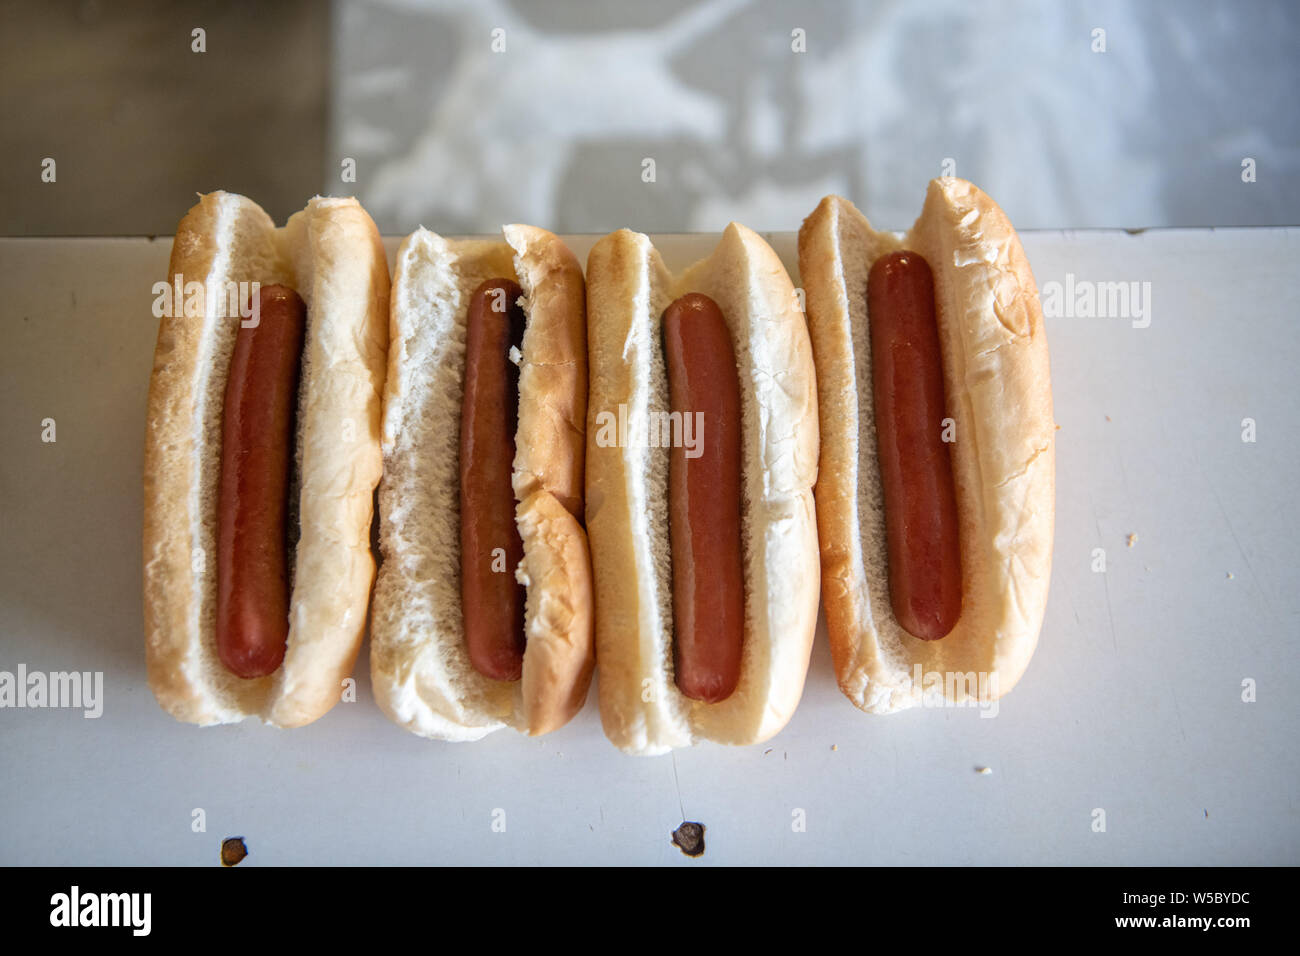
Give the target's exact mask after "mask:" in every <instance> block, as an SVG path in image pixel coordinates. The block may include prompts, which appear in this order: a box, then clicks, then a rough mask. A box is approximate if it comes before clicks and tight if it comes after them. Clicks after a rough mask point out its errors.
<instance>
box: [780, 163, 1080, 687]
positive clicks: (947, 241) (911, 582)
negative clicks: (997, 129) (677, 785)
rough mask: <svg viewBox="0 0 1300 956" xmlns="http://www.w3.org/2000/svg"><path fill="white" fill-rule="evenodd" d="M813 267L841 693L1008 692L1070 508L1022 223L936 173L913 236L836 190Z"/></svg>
mask: <svg viewBox="0 0 1300 956" xmlns="http://www.w3.org/2000/svg"><path fill="white" fill-rule="evenodd" d="M799 270H800V273H801V277H802V282H803V287H804V290H805V293H806V296H807V312H808V324H809V328H810V330H811V332H812V343H813V351H814V354H815V356H816V363H817V387H818V394H819V400H820V409H821V441H822V444H821V464H820V471H819V476H818V484H817V490H816V494H817V518H818V526H819V532H820V533H819V539H820V546H821V563H822V596H823V600H824V602H825V606H826V620H827V626H828V629H829V633H830V640H831V651H832V656H833V659H834V663H835V669H836V673H837V676H838V679H839V685H840V688H841V690H842V691H843V692H844V693H845V694H846V695H847V696H848V698H849V699H850V700H851V701H853V703H854V704H856V705H857V706H858V707H860V708H862V709H863V710H866V711H869V712H872V713H890V712H893V711H897V710H900V709H903V708H907V707H913V706H918V705H923V704H934V703H944V702H949V703H975V702H985V701H989V700H993V699H996V698H997V697H998V696H1000V695H1001V694H1004V693H1006V692H1007V691H1008V690H1010V689H1011V687H1012V686H1013V685H1014V684H1015V683H1016V681H1017V680H1019V679H1020V676H1021V674H1023V673H1024V670H1025V667H1026V666H1027V665H1028V663H1029V658H1030V656H1031V655H1032V654H1033V652H1034V647H1035V645H1036V644H1037V641H1038V632H1039V628H1040V627H1041V624H1042V619H1043V612H1044V608H1045V606H1046V602H1047V589H1048V579H1049V577H1050V572H1051V558H1052V526H1053V517H1054V480H1055V479H1054V475H1055V472H1054V461H1055V426H1054V424H1053V420H1052V395H1051V385H1050V375H1049V369H1048V355H1047V339H1046V336H1045V333H1044V330H1043V317H1042V311H1041V309H1040V307H1039V301H1038V296H1037V289H1036V287H1035V284H1034V277H1033V274H1032V273H1031V272H1030V269H1029V263H1028V261H1027V260H1026V259H1025V254H1024V251H1023V250H1022V249H1021V246H1020V240H1019V238H1018V237H1017V235H1016V232H1015V229H1013V228H1012V226H1011V223H1010V222H1009V221H1008V220H1007V217H1006V216H1005V215H1004V214H1003V212H1002V210H1001V209H999V208H998V206H997V205H996V204H995V203H994V202H993V200H991V199H990V198H989V197H988V196H986V195H985V194H984V193H983V192H981V191H980V190H979V189H977V188H976V187H975V186H973V185H971V184H970V183H968V182H965V181H964V180H960V179H953V178H945V179H936V180H934V181H933V182H931V183H930V187H929V192H928V193H927V195H926V200H925V205H924V207H923V209H922V211H921V215H920V218H919V219H917V221H916V223H915V225H913V227H912V229H911V230H910V231H909V232H908V233H907V234H906V235H904V236H902V237H899V236H896V235H894V234H891V233H885V232H878V231H876V230H874V229H872V228H871V226H870V224H869V223H868V222H867V220H866V218H865V217H864V216H863V215H862V213H860V212H859V211H858V210H857V209H856V208H854V206H853V205H852V204H851V203H850V202H848V200H845V199H842V198H840V197H838V196H827V197H826V198H825V199H823V200H822V202H821V204H820V205H819V206H818V207H817V209H816V210H814V212H813V213H812V215H810V216H809V217H808V218H807V219H806V220H805V221H804V223H803V227H802V228H801V229H800V231H799Z"/></svg>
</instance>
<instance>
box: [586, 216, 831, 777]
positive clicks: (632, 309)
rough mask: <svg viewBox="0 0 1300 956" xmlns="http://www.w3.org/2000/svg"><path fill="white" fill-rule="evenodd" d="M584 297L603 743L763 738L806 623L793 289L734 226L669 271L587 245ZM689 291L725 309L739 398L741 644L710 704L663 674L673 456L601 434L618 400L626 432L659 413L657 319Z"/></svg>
mask: <svg viewBox="0 0 1300 956" xmlns="http://www.w3.org/2000/svg"><path fill="white" fill-rule="evenodd" d="M587 288H588V346H589V356H590V368H591V388H590V391H589V402H588V409H587V530H588V534H589V535H590V540H591V549H592V557H593V562H594V565H595V575H596V647H597V659H598V661H599V662H600V681H599V685H600V711H601V720H602V723H603V724H604V728H605V733H606V735H607V736H608V737H609V739H610V740H611V741H613V743H614V744H615V745H616V746H618V747H619V748H620V749H622V750H624V751H627V752H629V753H636V754H659V753H664V752H666V751H668V750H670V749H672V748H674V747H681V746H686V745H690V744H692V743H694V742H696V741H697V740H712V741H716V742H720V743H728V744H752V743H756V742H758V741H761V740H765V739H767V738H769V737H771V736H772V735H773V734H775V733H776V732H777V731H779V730H780V729H781V728H782V727H784V726H785V724H786V722H787V721H788V720H789V719H790V716H791V715H792V714H793V713H794V709H795V706H796V705H797V704H798V702H799V698H800V695H801V694H802V691H803V683H804V676H805V674H806V672H807V668H808V660H809V653H810V651H811V647H812V640H813V632H814V629H815V626H816V620H817V602H818V581H819V569H818V563H817V529H816V518H815V514H814V505H813V494H812V486H813V483H814V481H815V480H816V476H817V447H818V437H817V435H818V422H817V394H816V386H815V382H814V373H813V363H812V350H811V347H810V344H809V340H808V332H807V329H806V327H805V325H804V319H803V316H802V315H801V314H800V312H799V310H798V305H797V302H796V299H795V292H794V287H793V285H792V284H791V282H790V278H789V276H788V275H787V274H786V271H785V269H784V267H783V266H782V265H781V262H780V260H779V259H778V258H777V256H776V254H775V253H774V252H773V251H772V249H771V248H770V247H769V246H768V244H767V243H766V242H764V241H763V240H762V239H761V238H760V237H759V236H758V235H757V234H756V233H754V232H752V231H751V230H749V229H746V228H745V227H744V226H741V225H738V224H736V223H732V224H731V225H729V226H728V227H727V229H726V231H725V232H724V233H723V236H722V240H721V241H720V242H719V243H718V245H717V247H716V249H715V250H714V251H713V253H712V254H711V255H710V256H709V257H708V258H706V259H704V260H702V261H700V262H698V263H696V264H695V265H693V266H691V267H690V268H689V269H687V270H686V271H685V272H684V273H683V274H682V275H680V276H678V277H674V276H672V275H671V274H670V273H669V272H668V270H667V269H666V268H665V267H664V264H663V262H662V260H661V259H660V256H659V253H658V252H657V251H656V250H655V248H654V246H653V245H652V244H651V242H650V240H649V238H648V237H646V236H644V235H642V234H640V233H635V232H631V231H629V230H626V229H621V230H619V231H617V232H614V233H611V234H610V235H608V236H605V237H604V238H602V239H601V240H600V241H599V242H597V243H596V245H595V246H594V247H593V248H592V250H591V254H590V256H589V257H588V260H587ZM687 292H701V293H704V294H705V295H708V296H709V297H711V298H712V299H713V300H714V301H715V302H716V303H717V304H718V306H719V307H720V308H721V310H722V313H723V315H724V316H725V318H726V321H727V324H728V327H729V331H730V333H731V339H732V343H733V345H734V348H735V352H736V363H737V369H738V372H739V377H740V389H741V415H742V423H741V430H742V440H741V456H742V488H743V499H744V500H743V507H742V527H741V532H742V548H743V555H744V571H745V628H744V644H743V650H742V661H741V675H740V683H739V686H738V688H737V690H736V691H735V693H733V694H732V695H731V696H730V697H728V698H727V699H725V700H722V701H719V702H718V703H712V704H709V703H702V702H699V701H695V700H691V699H688V698H687V697H685V696H684V695H683V694H682V693H681V692H680V691H679V690H678V688H677V686H676V684H675V683H674V678H673V653H672V631H673V609H672V600H673V599H672V569H671V551H670V547H669V540H668V527H669V517H668V508H669V501H668V488H667V482H668V453H669V449H667V448H662V447H658V448H652V447H645V444H646V443H644V442H642V443H637V442H634V441H629V442H627V443H626V446H625V447H624V446H621V445H619V443H618V442H610V441H608V440H607V439H608V438H609V428H608V427H606V428H605V429H604V430H603V431H602V428H601V425H602V422H604V423H605V424H606V425H608V422H609V421H610V419H609V418H608V417H604V418H602V416H611V415H612V416H615V417H617V416H618V414H619V408H620V406H624V407H625V408H626V417H627V421H628V424H629V428H628V433H629V434H635V433H636V432H635V430H636V429H637V428H638V427H642V428H643V427H644V424H645V422H646V421H647V419H648V416H649V414H650V413H651V412H662V411H665V410H666V409H667V408H668V395H667V382H666V373H665V360H664V354H663V349H662V346H661V342H660V335H661V332H660V329H661V321H662V315H663V312H664V309H665V308H666V307H667V306H668V305H669V304H670V303H671V302H673V301H674V300H675V299H677V298H678V297H679V296H681V295H684V294H686V293H687ZM706 424H707V423H706ZM704 440H705V441H707V433H706V435H705V438H704Z"/></svg>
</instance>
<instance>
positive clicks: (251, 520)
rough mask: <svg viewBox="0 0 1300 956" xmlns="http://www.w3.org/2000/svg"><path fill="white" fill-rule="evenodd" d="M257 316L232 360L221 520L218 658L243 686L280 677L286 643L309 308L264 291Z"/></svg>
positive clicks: (280, 291) (278, 291) (279, 290)
mask: <svg viewBox="0 0 1300 956" xmlns="http://www.w3.org/2000/svg"><path fill="white" fill-rule="evenodd" d="M258 316H259V321H258V323H257V325H256V326H252V327H242V326H241V328H240V329H239V332H238V334H237V335H236V337H235V351H234V355H233V356H232V358H231V360H230V378H229V379H228V380H227V381H226V397H225V405H224V412H223V415H222V426H221V427H222V438H221V483H220V492H219V502H218V512H217V515H218V519H217V654H218V657H220V659H221V662H222V663H223V664H224V665H225V666H226V668H227V669H228V670H229V671H230V672H231V673H233V674H235V675H236V676H238V677H245V678H251V677H265V676H266V675H267V674H270V673H272V672H273V671H275V669H276V668H277V667H279V666H280V662H281V661H282V660H283V659H284V649H285V643H286V642H287V641H288V637H289V568H288V563H289V558H288V554H289V547H288V541H287V518H288V514H289V467H290V464H289V463H290V461H291V460H292V459H293V443H294V416H295V411H296V405H297V400H298V377H299V365H300V361H299V360H300V358H301V356H302V345H303V336H304V335H305V332H306V325H307V307H306V306H305V305H304V304H303V301H302V299H301V298H299V296H298V293H296V292H294V291H293V290H292V289H289V288H286V287H284V286H281V285H269V286H262V287H261V288H260V289H259V291H258Z"/></svg>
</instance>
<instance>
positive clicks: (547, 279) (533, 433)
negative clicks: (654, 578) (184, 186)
mask: <svg viewBox="0 0 1300 956" xmlns="http://www.w3.org/2000/svg"><path fill="white" fill-rule="evenodd" d="M504 233H505V237H506V242H499V241H491V240H474V239H470V240H447V239H444V238H442V237H441V236H438V235H435V234H434V233H432V232H429V231H428V230H426V229H419V230H417V231H416V232H414V233H412V234H411V235H410V236H408V237H407V238H406V239H405V240H404V241H403V242H402V245H401V247H400V248H399V249H398V251H397V268H396V272H395V275H394V280H393V282H394V284H393V298H392V313H391V333H392V344H393V347H392V352H391V354H390V356H389V372H388V382H387V386H386V388H385V394H384V428H383V449H384V477H383V481H382V482H381V484H380V488H379V515H380V530H379V534H380V551H381V554H382V563H381V565H380V569H379V578H378V581H377V583H376V586H375V595H374V602H373V610H372V615H371V625H370V635H371V636H370V674H371V679H372V682H373V685H374V694H375V700H376V701H377V702H378V703H379V706H380V708H381V709H382V710H383V711H384V713H385V714H387V715H388V716H389V718H390V719H392V720H393V721H394V722H396V723H398V724H400V725H401V726H403V727H405V728H406V729H407V730H410V731H411V732H412V733H416V734H419V735H421V736H424V737H432V738H435V739H439V740H454V741H465V740H477V739H479V738H480V737H483V736H484V735H485V734H488V733H490V732H491V731H493V730H497V729H499V728H501V727H504V726H510V727H513V728H515V729H516V730H519V731H522V732H524V733H528V734H543V733H547V732H549V731H551V730H554V729H556V728H557V727H560V726H563V725H564V724H565V723H567V722H568V721H569V720H570V719H571V718H572V717H573V715H574V714H576V713H577V712H578V711H579V710H580V709H581V708H582V705H583V703H584V702H585V700H586V697H587V689H588V687H589V685H590V683H591V675H592V671H593V669H594V666H595V656H594V649H593V643H592V596H591V559H590V556H589V554H588V551H587V536H586V533H585V532H584V531H583V529H582V526H581V524H579V522H578V521H577V519H575V518H574V516H573V515H572V514H571V513H570V512H569V511H568V510H566V505H567V506H568V507H570V508H573V509H576V510H578V513H581V511H580V509H581V502H582V468H583V452H584V426H585V414H586V400H587V392H586V381H587V358H586V312H585V291H584V284H583V279H582V269H581V267H580V266H579V264H578V261H577V259H575V258H574V256H573V253H572V252H571V251H570V250H569V248H568V247H567V246H566V245H565V244H564V243H563V242H561V241H560V240H559V239H558V238H557V237H556V236H554V235H552V234H551V233H549V232H546V231H545V230H543V229H537V228H534V227H531V226H520V225H512V226H506V227H505V229H504ZM494 278H504V279H513V280H515V281H517V282H518V283H519V285H520V287H521V288H522V290H523V293H524V299H523V308H524V312H525V314H526V316H527V323H526V325H525V330H524V339H523V347H522V349H521V350H520V351H521V353H522V359H521V362H520V375H519V425H518V430H517V432H516V455H515V460H514V471H513V477H512V483H513V485H514V491H515V496H516V500H517V502H518V505H517V508H516V523H517V525H518V528H519V532H520V536H521V538H522V539H523V545H524V558H523V561H522V563H521V565H520V567H519V570H518V571H517V577H518V578H519V579H520V581H522V582H523V583H524V584H526V585H527V591H528V597H527V601H526V605H525V613H524V628H525V632H526V635H527V639H528V643H527V650H526V651H525V653H524V665H523V675H522V678H521V679H520V680H518V681H498V680H492V679H491V678H488V677H484V676H483V675H481V674H479V673H478V672H477V671H476V670H474V668H473V666H472V665H471V664H470V660H469V652H468V649H467V648H466V645H465V636H464V623H463V617H462V610H461V594H460V415H461V402H462V397H463V392H464V374H465V341H466V316H467V309H468V306H469V300H470V297H471V296H472V294H473V293H474V290H475V289H476V288H477V287H478V286H479V285H480V284H481V283H483V282H484V281H486V280H488V279H494Z"/></svg>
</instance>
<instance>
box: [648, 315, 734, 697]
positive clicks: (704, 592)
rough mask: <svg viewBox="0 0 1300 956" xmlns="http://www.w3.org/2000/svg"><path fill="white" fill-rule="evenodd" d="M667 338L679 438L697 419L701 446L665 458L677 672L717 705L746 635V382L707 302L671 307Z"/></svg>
mask: <svg viewBox="0 0 1300 956" xmlns="http://www.w3.org/2000/svg"><path fill="white" fill-rule="evenodd" d="M663 338H664V355H665V358H666V359H667V368H668V396H669V405H670V407H671V413H672V415H678V414H680V416H681V418H682V425H683V427H682V430H681V432H680V435H681V436H682V437H683V438H684V437H685V436H686V434H687V431H686V428H687V426H688V422H687V420H686V419H687V416H691V420H690V423H689V425H690V426H691V427H694V428H695V430H694V432H693V438H694V441H695V442H696V443H697V444H696V446H695V447H694V448H693V449H692V448H687V447H686V446H685V442H684V441H677V440H674V441H673V443H672V449H671V451H670V452H669V468H668V499H669V512H670V519H669V528H668V533H669V540H670V544H671V550H672V563H673V667H674V671H675V674H676V681H677V687H678V689H680V690H681V692H682V693H683V694H685V695H686V696H687V697H690V698H693V699H694V700H700V701H705V702H707V703H716V702H718V701H720V700H725V699H726V698H728V697H729V696H731V694H732V692H733V691H735V689H736V685H737V683H739V681H740V659H741V647H742V644H743V641H744V634H745V584H744V580H745V579H744V571H743V568H742V561H741V544H740V507H741V502H740V424H741V422H740V379H739V374H738V373H737V371H736V354H735V351H734V349H733V348H732V344H731V336H730V334H729V333H728V331H727V323H726V320H725V319H724V318H723V316H722V311H721V310H720V309H719V308H718V304H717V303H716V302H714V301H713V300H712V299H710V298H709V297H708V296H706V295H701V294H699V293H690V294H689V295H684V296H682V297H681V298H680V299H678V300H677V301H676V302H674V303H673V304H672V305H670V306H669V307H668V308H667V310H666V311H665V312H664V316H663ZM671 421H672V419H671V418H670V422H671ZM695 423H699V424H698V427H696V425H695ZM688 452H689V453H690V456H688Z"/></svg>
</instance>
